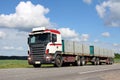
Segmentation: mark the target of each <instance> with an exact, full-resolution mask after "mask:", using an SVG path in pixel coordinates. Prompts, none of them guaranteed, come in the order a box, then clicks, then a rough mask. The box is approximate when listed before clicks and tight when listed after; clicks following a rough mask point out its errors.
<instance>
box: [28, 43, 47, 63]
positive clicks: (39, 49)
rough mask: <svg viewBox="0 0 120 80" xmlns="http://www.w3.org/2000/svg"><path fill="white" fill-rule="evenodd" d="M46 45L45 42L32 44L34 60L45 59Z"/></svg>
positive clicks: (31, 49)
mask: <svg viewBox="0 0 120 80" xmlns="http://www.w3.org/2000/svg"><path fill="white" fill-rule="evenodd" d="M45 49H46V45H45V44H34V45H31V46H30V51H31V53H32V54H31V57H32V59H33V60H34V61H36V60H38V61H42V60H43V59H44V54H45Z"/></svg>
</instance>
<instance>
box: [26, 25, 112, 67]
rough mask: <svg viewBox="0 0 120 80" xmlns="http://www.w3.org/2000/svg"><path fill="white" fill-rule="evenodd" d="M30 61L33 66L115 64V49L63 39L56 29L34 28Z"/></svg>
mask: <svg viewBox="0 0 120 80" xmlns="http://www.w3.org/2000/svg"><path fill="white" fill-rule="evenodd" d="M28 46H29V50H28V63H29V64H30V65H33V67H41V64H54V66H56V67H61V66H68V65H70V64H72V65H74V66H84V65H86V64H87V63H88V62H89V63H90V62H91V63H92V64H93V65H101V64H102V63H105V64H113V63H114V60H113V59H114V51H113V50H111V49H106V48H101V47H98V46H94V45H86V44H82V43H80V42H76V41H70V40H62V36H61V33H60V32H59V31H58V30H56V29H46V28H45V27H38V28H33V29H32V31H31V32H30V33H29V37H28Z"/></svg>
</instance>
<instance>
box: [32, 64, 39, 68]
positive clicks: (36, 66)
mask: <svg viewBox="0 0 120 80" xmlns="http://www.w3.org/2000/svg"><path fill="white" fill-rule="evenodd" d="M33 67H34V68H39V67H41V64H34V65H33Z"/></svg>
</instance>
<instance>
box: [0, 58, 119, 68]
mask: <svg viewBox="0 0 120 80" xmlns="http://www.w3.org/2000/svg"><path fill="white" fill-rule="evenodd" d="M114 61H115V63H120V59H115V60H114ZM42 66H43V67H46V66H53V65H42ZM32 67H33V66H32V65H29V64H28V62H27V60H0V69H3V68H32Z"/></svg>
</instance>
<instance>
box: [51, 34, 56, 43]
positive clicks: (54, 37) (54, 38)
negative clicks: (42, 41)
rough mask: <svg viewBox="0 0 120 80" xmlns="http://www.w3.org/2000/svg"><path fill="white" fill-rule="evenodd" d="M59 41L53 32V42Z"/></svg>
mask: <svg viewBox="0 0 120 80" xmlns="http://www.w3.org/2000/svg"><path fill="white" fill-rule="evenodd" d="M56 41H57V36H56V34H52V42H56Z"/></svg>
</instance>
